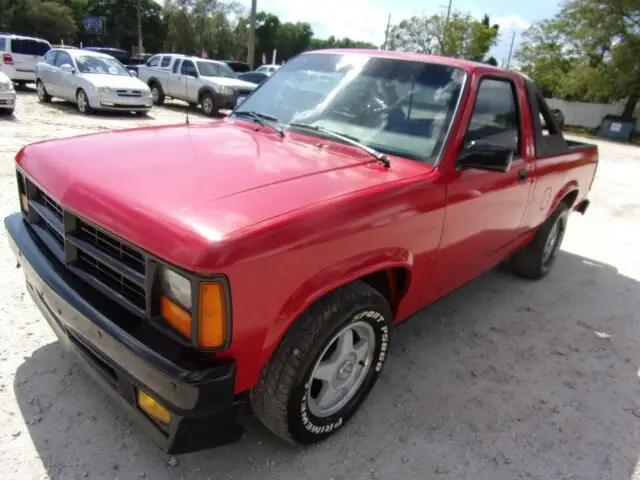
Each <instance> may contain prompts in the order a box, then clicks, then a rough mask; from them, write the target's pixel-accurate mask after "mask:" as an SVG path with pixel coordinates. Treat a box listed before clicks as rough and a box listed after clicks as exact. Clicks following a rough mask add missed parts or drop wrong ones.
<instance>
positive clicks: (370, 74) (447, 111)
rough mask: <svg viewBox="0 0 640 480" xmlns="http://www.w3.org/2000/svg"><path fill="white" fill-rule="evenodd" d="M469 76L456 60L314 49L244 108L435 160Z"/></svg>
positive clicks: (276, 76)
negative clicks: (453, 64)
mask: <svg viewBox="0 0 640 480" xmlns="http://www.w3.org/2000/svg"><path fill="white" fill-rule="evenodd" d="M465 79H466V73H465V72H464V71H463V70H461V69H458V68H455V67H451V66H448V65H440V64H436V63H426V62H415V61H409V60H399V59H392V58H380V57H375V56H368V55H364V54H333V53H327V54H325V53H310V54H303V55H300V56H298V57H296V58H295V59H293V60H291V61H289V62H287V63H286V64H285V65H284V66H282V67H281V68H280V69H278V71H277V73H276V74H274V75H273V77H271V79H270V80H269V81H268V82H265V83H264V84H263V85H262V86H261V87H260V88H259V89H258V90H256V91H255V92H254V93H253V95H251V96H250V97H249V98H248V99H247V100H245V101H244V102H243V103H242V105H241V107H240V108H239V109H238V110H237V111H252V112H259V113H260V114H264V115H268V116H270V117H274V118H277V119H278V121H279V122H280V123H281V124H282V125H283V126H284V127H285V128H290V129H292V130H295V129H296V127H295V126H294V125H289V124H294V123H298V124H307V125H315V126H318V127H322V128H324V129H329V130H332V131H334V132H337V133H340V134H341V135H343V136H346V137H350V138H352V139H355V140H357V141H359V142H360V143H363V144H365V145H367V146H369V147H371V148H374V149H375V150H378V151H380V152H384V153H388V154H391V155H397V156H401V157H405V158H410V159H413V160H418V161H421V162H426V163H433V162H435V160H436V159H437V157H438V156H439V154H440V151H441V149H442V145H443V144H444V140H445V137H446V135H447V132H448V130H449V126H450V125H451V121H452V120H453V117H454V114H455V113H456V110H457V106H458V103H459V98H460V95H461V92H462V87H463V84H464V81H465ZM304 132H305V133H309V132H310V130H309V129H306V130H304ZM316 133H317V134H318V135H322V134H321V132H320V130H318V131H317V132H316Z"/></svg>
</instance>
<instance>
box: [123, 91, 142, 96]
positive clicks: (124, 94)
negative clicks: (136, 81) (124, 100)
mask: <svg viewBox="0 0 640 480" xmlns="http://www.w3.org/2000/svg"><path fill="white" fill-rule="evenodd" d="M117 92H118V96H120V97H141V96H142V91H140V90H118V91H117Z"/></svg>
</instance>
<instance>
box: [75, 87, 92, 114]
mask: <svg viewBox="0 0 640 480" xmlns="http://www.w3.org/2000/svg"><path fill="white" fill-rule="evenodd" d="M76 103H77V104H78V111H79V112H80V113H84V114H85V115H88V114H90V113H91V112H92V111H93V109H92V108H91V105H90V104H89V97H87V92H85V91H84V90H78V93H77V94H76Z"/></svg>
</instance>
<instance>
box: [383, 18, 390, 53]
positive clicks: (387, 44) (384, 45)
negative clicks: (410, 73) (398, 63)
mask: <svg viewBox="0 0 640 480" xmlns="http://www.w3.org/2000/svg"><path fill="white" fill-rule="evenodd" d="M390 28H391V14H389V18H388V19H387V29H386V31H385V32H384V43H383V44H382V50H386V49H387V47H388V46H389V29H390Z"/></svg>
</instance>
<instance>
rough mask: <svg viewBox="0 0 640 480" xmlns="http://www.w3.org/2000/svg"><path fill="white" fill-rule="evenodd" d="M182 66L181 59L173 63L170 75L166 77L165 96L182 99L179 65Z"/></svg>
mask: <svg viewBox="0 0 640 480" xmlns="http://www.w3.org/2000/svg"><path fill="white" fill-rule="evenodd" d="M181 64H182V59H180V58H176V59H175V60H174V61H173V65H172V67H171V73H169V75H168V76H167V92H166V93H167V95H170V96H172V97H174V98H182V97H184V88H183V85H182V82H181V81H180V80H181V78H180V77H181V75H180V65H181Z"/></svg>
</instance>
